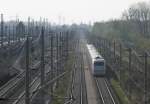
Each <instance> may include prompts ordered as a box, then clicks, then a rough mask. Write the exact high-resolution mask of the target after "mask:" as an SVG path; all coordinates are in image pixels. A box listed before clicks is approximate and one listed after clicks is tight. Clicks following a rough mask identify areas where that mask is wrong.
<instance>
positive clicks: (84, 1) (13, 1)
mask: <svg viewBox="0 0 150 104" xmlns="http://www.w3.org/2000/svg"><path fill="white" fill-rule="evenodd" d="M142 1H147V2H149V0H0V2H1V3H0V13H3V14H4V18H5V19H7V20H11V19H15V18H16V17H18V18H20V19H21V20H27V18H28V16H30V17H32V18H33V19H35V20H39V18H40V17H43V18H47V19H48V20H49V21H51V22H53V23H56V24H58V23H60V24H64V23H65V24H71V23H81V22H82V23H89V22H91V23H93V22H95V21H103V20H104V21H107V20H110V19H114V18H120V17H121V14H122V12H123V11H124V10H125V9H127V8H128V7H129V6H130V5H132V4H135V3H137V2H142Z"/></svg>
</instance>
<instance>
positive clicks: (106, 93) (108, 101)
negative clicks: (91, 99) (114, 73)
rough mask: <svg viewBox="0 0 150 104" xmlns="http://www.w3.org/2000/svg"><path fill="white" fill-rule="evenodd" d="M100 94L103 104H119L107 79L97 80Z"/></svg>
mask: <svg viewBox="0 0 150 104" xmlns="http://www.w3.org/2000/svg"><path fill="white" fill-rule="evenodd" d="M95 82H96V86H97V89H98V94H99V96H100V99H101V103H102V104H117V103H116V102H115V100H114V98H113V95H112V93H111V91H110V89H109V86H108V83H107V80H106V79H105V78H95Z"/></svg>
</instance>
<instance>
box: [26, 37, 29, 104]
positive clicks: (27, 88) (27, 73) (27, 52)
mask: <svg viewBox="0 0 150 104" xmlns="http://www.w3.org/2000/svg"><path fill="white" fill-rule="evenodd" d="M29 77H30V76H29V37H28V36H27V39H26V77H25V104H30V98H29V96H30V92H29V84H30V82H29V80H30V78H29Z"/></svg>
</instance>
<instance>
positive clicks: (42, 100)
mask: <svg viewBox="0 0 150 104" xmlns="http://www.w3.org/2000/svg"><path fill="white" fill-rule="evenodd" d="M44 84H45V65H44V27H42V31H41V86H43V85H44ZM41 103H42V104H44V91H43V90H42V91H41Z"/></svg>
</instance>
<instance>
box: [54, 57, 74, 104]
mask: <svg viewBox="0 0 150 104" xmlns="http://www.w3.org/2000/svg"><path fill="white" fill-rule="evenodd" d="M73 62H74V60H73V57H72V56H71V57H69V59H68V61H67V62H66V65H65V70H66V71H71V70H72V69H71V68H72V65H73ZM70 81H71V74H70V72H69V73H67V74H66V75H65V76H64V77H63V78H61V79H60V80H59V85H58V87H57V88H56V89H55V91H54V96H56V97H54V98H53V100H52V104H62V102H64V100H65V97H66V92H67V90H68V86H69V84H70Z"/></svg>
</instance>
